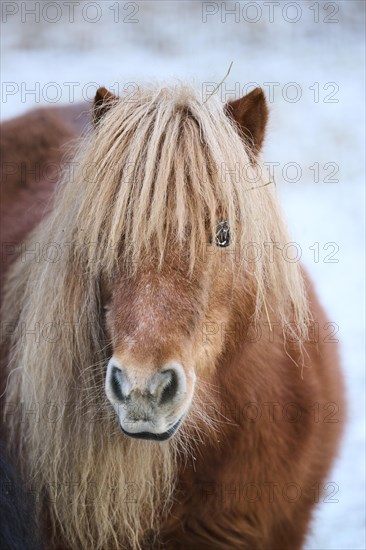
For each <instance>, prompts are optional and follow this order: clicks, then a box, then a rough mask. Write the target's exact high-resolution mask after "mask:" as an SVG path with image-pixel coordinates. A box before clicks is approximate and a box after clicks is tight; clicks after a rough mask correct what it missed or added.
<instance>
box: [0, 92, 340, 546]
mask: <svg viewBox="0 0 366 550" xmlns="http://www.w3.org/2000/svg"><path fill="white" fill-rule="evenodd" d="M45 113H46V114H45ZM47 113H49V114H47ZM27 116H28V117H29V116H32V117H33V119H34V120H37V129H38V130H37V132H38V134H37V137H36V138H34V139H33V140H32V143H30V142H29V141H28V140H27V135H28V133H29V132H32V128H29V127H28V125H27V123H26V122H27ZM37 116H38V119H37ZM39 116H40V114H39V112H38V115H37V113H36V112H35V113H33V114H32V115H26V116H25V117H21V118H19V119H18V120H17V122H16V123H15V124H16V125H17V126H18V127H22V135H23V136H24V138H22V137H21V136H19V134H17V137H16V139H18V140H22V139H23V141H22V143H23V149H22V148H19V147H18V151H19V157H18V160H19V162H20V161H22V156H24V157H26V158H27V159H28V160H31V158H33V161H34V162H36V161H37V162H38V164H39V165H41V167H42V166H43V165H44V163H45V162H47V160H48V159H49V158H52V156H54V157H55V158H56V163H57V162H61V158H62V154H63V153H64V152H65V148H64V146H65V143H66V142H68V141H69V139H70V136H71V137H72V136H74V137H75V136H77V134H78V132H77V131H76V129H75V125H74V126H72V125H71V124H69V123H68V121H67V120H66V119H65V117H64V116H63V114H62V111H57V112H56V111H52V113H51V112H49V111H46V112H45V111H42V117H43V119H44V122H47V123H45V124H44V125H43V128H42V131H41V132H39V128H40V127H42V124H40V123H39ZM71 118H72V117H71ZM51 119H52V120H51ZM92 119H93V124H92V125H91V126H92V127H91V128H90V131H87V132H85V136H84V138H83V139H82V140H81V142H80V143H81V144H80V145H78V150H77V151H76V152H75V150H74V149H75V148H76V141H74V142H73V143H72V145H71V146H70V145H68V151H69V153H70V150H71V149H72V150H73V151H72V153H74V154H75V157H74V160H73V166H74V171H73V174H72V177H71V176H70V170H65V175H64V176H63V178H62V179H61V181H60V183H59V185H58V186H57V191H56V193H55V195H54V198H53V199H52V200H51V192H52V190H53V185H52V182H49V185H48V186H47V185H46V183H45V179H47V178H43V180H42V178H40V179H38V182H39V186H38V187H37V181H36V179H37V178H35V179H34V177H33V175H32V174H31V176H30V177H31V178H33V179H32V181H31V182H30V180H29V179H27V177H26V178H25V180H24V182H23V183H19V182H18V179H17V178H18V176H10V179H8V180H6V181H5V182H4V183H3V184H2V185H3V186H4V187H3V189H4V190H5V191H4V196H5V199H6V200H7V201H8V207H7V212H8V213H9V212H10V213H12V212H15V211H18V215H16V216H14V215H12V216H10V215H9V214H8V217H7V222H6V225H7V228H8V236H7V238H8V242H7V243H6V244H7V245H9V242H12V243H18V244H19V242H20V241H23V240H24V238H25V233H27V235H26V242H25V243H23V245H20V246H14V248H13V249H12V251H13V252H14V251H15V252H14V254H13V256H14V255H15V254H18V258H17V260H16V261H13V256H12V257H11V260H12V261H11V262H9V264H10V267H8V268H7V273H6V283H5V287H4V292H3V308H2V327H3V331H2V332H3V340H4V342H3V349H4V352H3V353H4V357H6V373H7V380H6V384H5V390H4V391H5V396H6V403H5V412H4V419H5V428H6V433H7V440H8V443H9V449H10V451H11V452H12V453H13V456H14V459H16V461H17V463H18V464H19V467H20V468H21V471H22V476H23V480H25V481H26V482H27V483H29V484H30V485H31V486H32V487H33V489H34V491H35V493H36V495H37V507H38V512H37V513H38V522H39V528H40V530H41V533H42V536H43V539H44V541H45V543H46V547H47V548H50V549H61V548H62V549H65V548H68V549H75V550H76V549H89V548H93V549H103V550H104V549H114V548H116V549H117V548H126V549H138V548H160V547H161V548H166V549H184V550H186V549H188V548H189V549H197V550H198V549H213V548H215V549H222V550H229V549H233V548H235V549H247V550H248V549H258V550H259V549H266V550H268V549H273V550H275V549H278V550H280V549H281V550H283V549H286V548H288V549H291V550H294V549H299V548H301V547H302V545H303V543H304V539H305V536H306V533H307V531H308V528H309V522H310V519H311V514H312V510H313V508H314V506H315V503H316V502H317V501H318V500H319V494H321V492H322V489H323V484H324V480H325V477H326V475H327V473H328V472H329V468H330V465H331V462H332V459H333V458H334V456H335V454H336V450H337V445H338V442H339V438H340V433H341V425H342V415H343V390H342V381H341V375H340V370H339V365H338V357H337V350H336V347H335V344H334V343H333V342H330V341H329V324H327V318H326V316H325V314H324V312H323V310H322V308H321V306H320V305H319V302H318V299H317V297H316V295H315V293H314V291H313V287H312V285H311V283H310V281H309V279H308V277H307V275H306V274H305V273H304V271H303V270H302V269H301V266H299V264H298V263H297V262H294V261H291V258H288V257H287V256H286V254H284V250H285V249H286V246H287V244H288V243H289V241H290V240H289V237H288V234H287V231H286V227H285V224H284V220H283V216H282V213H281V211H280V209H279V206H278V202H277V198H276V194H275V189H274V184H273V182H271V181H270V180H269V178H268V177H267V175H266V172H265V171H264V169H263V167H262V165H261V162H260V149H261V146H262V142H263V139H264V133H265V127H266V122H267V107H266V101H265V97H264V94H263V92H262V91H261V90H260V89H256V90H254V91H253V92H251V93H250V94H248V95H247V96H245V97H243V98H241V99H238V100H235V101H232V102H230V103H228V104H227V105H226V106H224V107H222V105H220V103H219V102H218V101H217V100H216V98H215V97H214V96H213V97H210V98H209V100H208V101H206V102H205V103H202V101H201V99H200V97H199V94H198V93H197V92H195V91H194V90H192V89H191V88H190V87H188V86H184V85H178V86H164V87H153V86H152V87H145V88H140V89H139V90H138V92H137V93H136V95H135V97H134V98H133V101H131V100H127V99H126V98H123V97H122V98H117V97H115V96H114V95H112V94H111V93H110V92H108V91H107V90H106V89H104V88H102V89H100V90H98V93H97V96H96V98H95V102H94V107H93V111H92ZM57 121H58V122H57ZM51 123H52V125H53V128H54V129H53V131H52V132H51ZM8 124H9V125H11V124H12V123H11V122H10V123H8ZM13 124H14V122H13ZM10 130H11V128H9V131H8V134H9V133H10V134H11V131H10ZM14 139H15V138H14ZM37 140H38V142H37ZM10 141H11V140H10ZM48 142H50V144H48ZM69 143H70V142H69ZM37 147H38V149H37ZM30 151H32V154H29V152H30ZM14 154H15V153H14ZM64 162H65V163H66V164H67V162H66V160H64ZM28 172H29V171H28ZM12 178H13V179H12ZM17 182H18V187H19V188H20V189H19V190H17V188H16V187H17V186H16V183H17ZM35 189H37V190H35ZM35 195H36V196H37V200H36V201H35V203H34V202H33V203H32V200H33V199H32V197H34V196H35ZM42 196H44V199H43V201H42ZM19 197H20V198H19ZM41 201H42V202H41ZM19 204H23V205H29V204H33V205H34V208H30V207H29V206H28V207H27V208H26V209H25V210H24V213H23V214H22V213H21V212H19ZM40 212H41V213H40ZM41 218H42V219H41ZM24 220H27V221H26V223H25V222H24ZM24 223H25V228H24V227H23V229H18V228H19V226H21V225H22V224H23V226H24ZM7 250H8V248H7Z"/></svg>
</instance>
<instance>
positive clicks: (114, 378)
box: [110, 367, 127, 400]
mask: <svg viewBox="0 0 366 550" xmlns="http://www.w3.org/2000/svg"><path fill="white" fill-rule="evenodd" d="M110 385H111V389H112V391H113V393H114V395H115V396H116V397H117V398H118V399H120V400H123V399H126V397H127V395H126V393H125V391H124V390H125V387H124V386H125V385H126V384H125V375H124V373H123V372H122V371H121V370H120V369H118V368H117V367H113V368H112V370H111V377H110Z"/></svg>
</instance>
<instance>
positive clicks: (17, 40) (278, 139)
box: [1, 0, 366, 550]
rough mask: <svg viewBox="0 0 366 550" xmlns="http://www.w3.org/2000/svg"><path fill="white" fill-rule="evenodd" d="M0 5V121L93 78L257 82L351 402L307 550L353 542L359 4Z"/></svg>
mask: <svg viewBox="0 0 366 550" xmlns="http://www.w3.org/2000/svg"><path fill="white" fill-rule="evenodd" d="M36 4H38V5H39V6H38V8H37V5H36ZM1 8H2V15H1V17H2V27H3V28H2V42H1V45H2V49H1V62H2V97H1V116H2V119H6V118H9V117H12V116H14V115H17V114H20V113H21V112H24V111H26V110H28V109H31V108H33V107H34V106H35V105H37V104H52V103H53V102H55V101H56V102H65V103H66V102H70V101H79V100H80V99H82V98H84V99H88V98H89V99H91V98H92V97H93V94H94V92H95V88H96V86H98V85H102V84H103V85H106V86H107V87H109V88H112V89H114V90H115V91H117V88H116V83H117V82H120V83H122V86H123V84H125V83H134V82H141V81H146V80H169V81H171V80H174V79H179V80H184V81H185V80H187V81H190V82H194V83H196V84H197V86H202V88H203V90H211V89H212V84H210V83H212V82H216V83H218V82H219V81H220V80H221V79H222V78H223V76H224V75H225V73H226V71H227V68H228V66H229V64H230V62H231V61H233V62H234V64H233V67H232V70H231V73H230V75H229V77H228V78H227V80H226V81H225V83H224V84H223V86H222V87H221V88H220V91H219V92H218V93H220V97H221V98H222V100H223V101H225V94H227V97H228V96H229V95H230V93H231V95H232V94H233V93H234V94H236V95H237V96H239V94H240V92H244V93H245V91H246V88H248V89H250V86H249V84H250V83H253V82H256V83H257V84H259V85H261V86H262V87H263V88H264V90H265V91H266V93H267V97H268V99H269V105H270V110H271V117H270V123H269V130H268V134H267V141H266V145H265V148H264V154H263V157H264V159H265V160H266V161H267V162H270V163H277V164H276V165H275V166H274V175H275V178H276V181H277V185H278V188H279V192H280V194H281V199H282V203H283V205H284V209H285V211H286V215H287V219H288V221H289V225H290V228H291V231H292V235H293V239H294V241H296V242H297V243H298V244H299V246H300V247H301V251H302V259H303V261H304V262H305V264H306V266H307V268H308V270H309V271H310V273H311V274H312V276H313V278H314V280H315V282H316V285H317V288H318V291H319V293H320V296H321V298H322V301H323V303H324V305H325V306H326V307H327V310H328V312H329V315H330V319H331V321H333V322H334V323H337V325H338V326H339V332H338V334H337V337H339V339H340V342H341V353H342V362H343V369H344V373H345V378H346V384H347V393H348V403H349V420H348V424H347V429H346V434H345V438H344V442H343V447H342V451H341V453H340V457H339V459H338V461H337V463H336V464H335V467H334V469H333V471H332V473H331V474H330V477H329V481H331V482H333V483H336V484H337V486H338V488H339V489H338V493H337V495H335V496H334V498H335V499H337V500H338V502H323V503H321V504H320V505H319V507H318V509H317V513H316V517H315V521H314V523H313V529H312V533H311V535H310V536H309V539H308V542H307V545H306V548H307V549H308V550H315V549H322V550H328V549H329V550H330V549H342V550H346V549H347V550H348V549H350V550H351V549H352V550H353V549H364V548H365V547H366V543H365V532H364V517H365V500H364V497H365V489H364V488H365V480H364V465H365V455H364V452H365V447H364V435H365V424H364V412H365V361H364V359H365V358H364V349H365V348H364V345H365V341H364V340H365V328H364V297H365V296H364V246H365V242H364V198H365V197H364V182H365V173H364V167H365V153H364V145H365V135H364V130H365V129H364V121H365V106H364V99H365V98H364V89H365V53H364V30H363V25H364V22H365V16H364V8H365V3H364V2H363V0H360V1H353V0H346V1H340V2H312V1H308V0H303V1H300V2H263V1H261V2H202V3H201V2H198V1H196V2H192V1H181V2H171V1H161V2H155V1H145V2H115V1H113V2H112V1H109V0H106V1H100V2H88V1H87V0H80V1H79V2H63V1H62V0H59V1H57V2H43V3H42V2H41V3H39V2H38V3H37V2H32V1H30V0H29V1H27V2H20V1H18V2H7V1H3V2H2V6H1ZM32 9H33V10H34V9H35V10H36V11H35V13H33V14H32V13H30V11H31V10H32ZM11 12H15V13H14V14H13V15H11V14H10V13H11ZM210 86H211V87H210ZM130 89H131V90H132V88H130ZM32 90H33V92H32ZM295 180H297V181H295ZM314 243H319V245H315V246H314ZM330 243H333V244H330ZM317 247H318V249H317ZM316 252H319V253H318V254H317V255H316ZM316 260H317V261H316ZM332 260H333V261H332ZM334 260H337V261H336V262H334Z"/></svg>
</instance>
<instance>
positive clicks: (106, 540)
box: [3, 85, 309, 549]
mask: <svg viewBox="0 0 366 550" xmlns="http://www.w3.org/2000/svg"><path fill="white" fill-rule="evenodd" d="M76 161H77V165H76V169H75V172H74V177H73V178H72V181H68V180H67V178H66V177H65V178H64V181H63V182H62V183H61V185H60V186H59V189H58V192H57V194H56V197H55V204H54V209H53V211H52V212H51V214H50V215H49V216H48V218H47V219H46V220H44V221H43V222H42V223H41V224H40V226H39V227H38V228H37V230H36V231H35V232H34V233H33V234H32V235H31V238H30V240H29V247H31V243H35V242H39V243H50V242H51V243H58V244H59V246H61V248H62V251H63V254H62V258H61V259H60V260H59V261H56V262H51V261H41V262H38V263H37V262H34V261H32V260H31V259H30V260H28V261H27V262H24V261H21V260H19V261H18V262H17V263H16V264H15V265H14V266H13V268H12V270H11V272H10V275H9V279H8V283H7V286H6V292H5V306H4V311H3V319H5V320H6V322H7V323H10V324H11V323H14V325H15V326H16V329H14V333H13V336H12V341H11V358H10V367H9V369H10V371H12V369H14V371H13V372H11V374H10V376H9V379H8V388H7V412H6V421H7V424H8V425H9V426H10V428H11V429H12V430H13V436H12V445H13V451H14V450H16V452H17V453H24V455H23V456H26V457H27V461H28V465H27V470H26V471H24V472H23V474H24V476H25V478H26V479H27V480H30V482H31V484H35V486H36V488H37V490H38V491H39V492H40V493H42V494H43V495H44V496H45V498H46V500H45V502H46V504H44V503H43V504H40V506H41V507H42V506H46V507H47V508H49V509H50V510H51V517H52V520H53V523H54V531H55V534H56V533H57V531H58V530H60V529H62V531H63V536H64V537H65V539H66V540H67V541H68V542H69V544H70V546H71V547H75V548H77V547H78V548H95V549H103V548H107V547H108V548H121V545H125V546H126V547H131V548H139V547H140V545H141V544H142V542H141V541H142V539H143V537H144V534H146V531H147V530H148V529H149V528H151V527H152V526H153V527H154V526H155V527H156V528H157V526H158V524H159V518H160V517H161V514H163V513H165V512H166V510H167V508H168V506H169V502H170V497H171V495H172V491H173V489H174V479H175V475H176V453H177V449H176V443H173V442H168V443H165V444H156V443H153V444H151V443H149V442H143V441H138V442H137V441H132V442H131V441H129V440H126V439H125V438H123V437H121V434H120V433H119V431H118V428H117V424H116V421H115V419H114V416H113V415H112V413H109V412H108V411H109V408H110V406H109V404H108V403H107V400H106V398H105V395H104V390H103V387H104V371H103V365H104V364H105V361H106V357H107V350H106V346H107V345H108V342H106V339H105V335H104V329H103V326H102V321H101V319H102V313H101V297H100V281H101V279H102V278H104V277H111V276H112V275H113V273H114V271H115V269H116V267H117V266H120V267H121V266H122V267H123V268H124V269H126V270H130V271H131V272H133V271H134V269H136V267H137V266H138V265H139V262H140V261H141V259H142V258H144V259H146V258H151V259H152V260H156V259H157V261H158V264H159V265H161V263H162V262H164V261H165V260H166V254H167V246H168V245H169V246H171V245H172V244H173V245H174V247H176V248H177V249H179V248H183V247H184V248H185V249H186V250H188V251H189V258H190V270H191V271H192V270H193V269H194V267H195V262H196V260H197V258H198V255H199V254H201V253H202V251H203V250H204V247H205V244H206V243H207V238H208V235H210V234H211V235H213V234H214V232H215V227H216V225H217V223H218V221H220V220H228V221H229V224H230V228H231V233H232V238H233V241H234V246H237V247H238V248H239V250H242V249H243V248H244V247H245V245H246V244H247V243H256V244H257V245H259V246H261V247H262V254H261V256H260V258H258V259H257V260H256V261H254V262H250V261H248V260H246V259H241V260H240V269H242V270H244V271H246V272H248V274H250V275H251V276H252V278H253V280H254V281H255V287H256V296H255V299H256V315H257V317H259V315H260V314H262V313H263V312H264V308H265V307H266V306H267V304H268V307H270V306H271V307H272V308H273V311H275V314H276V316H278V317H279V318H280V319H281V321H282V323H283V324H284V325H285V324H286V323H287V322H290V321H294V322H295V323H296V326H297V331H298V333H299V334H300V335H301V336H302V337H305V336H306V330H307V323H308V316H309V314H308V304H307V300H306V295H305V291H304V283H303V279H302V275H301V272H300V267H299V265H298V263H292V262H286V261H285V260H284V259H283V258H282V256H280V255H279V256H278V257H277V255H276V254H275V258H274V260H273V258H272V257H271V253H270V250H269V247H264V246H263V244H264V243H269V244H270V243H274V248H275V251H276V250H277V247H278V250H280V249H281V247H282V246H283V245H284V244H286V243H288V242H289V238H288V235H287V232H286V229H285V227H284V222H283V217H282V214H281V212H280V211H279V207H278V203H277V199H276V196H275V189H274V185H273V184H268V182H269V180H268V174H267V172H266V171H265V170H264V169H263V168H261V169H259V166H260V165H259V164H258V163H257V162H256V161H255V160H254V158H253V157H252V155H251V153H250V147H249V145H245V144H244V142H243V140H242V139H241V138H240V137H239V134H238V132H237V130H236V128H235V123H234V122H233V121H231V120H230V118H229V117H228V116H226V114H225V113H224V109H223V107H222V105H221V104H220V103H219V102H218V101H217V100H216V98H215V97H211V98H210V99H209V101H207V102H206V103H205V104H202V101H201V98H200V96H199V93H198V92H195V91H194V90H192V89H191V88H189V87H187V86H182V85H179V86H171V87H169V86H166V87H161V88H156V87H155V88H154V87H146V88H145V89H140V90H139V92H138V93H137V94H136V95H135V96H134V97H133V100H132V101H125V100H124V99H123V98H121V99H120V100H119V101H117V102H116V103H115V105H114V106H113V108H112V109H111V110H110V111H109V112H108V113H107V114H106V115H105V117H104V118H103V119H102V120H101V122H100V123H99V124H98V127H97V129H96V130H94V131H93V132H91V133H90V135H87V136H86V137H85V140H84V142H83V144H82V145H81V147H80V151H79V152H78V154H77V156H76ZM269 304H270V306H269ZM30 331H33V333H31V332H30ZM20 406H22V407H23V412H22V417H21V415H20V414H19V407H20ZM45 407H46V410H47V411H48V412H47V413H45ZM96 409H98V410H99V411H101V412H100V414H99V415H98V416H97V420H96V421H93V418H91V416H93V411H94V412H95V410H96ZM24 411H25V412H24ZM32 411H36V413H35V414H32ZM49 411H51V412H49ZM45 414H46V419H45V418H44V415H45ZM37 415H38V416H37ZM50 416H51V417H52V418H51V419H50ZM55 416H56V420H53V419H54V417H55ZM16 442H17V443H16Z"/></svg>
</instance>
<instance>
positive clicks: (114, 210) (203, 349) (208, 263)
mask: <svg viewBox="0 0 366 550" xmlns="http://www.w3.org/2000/svg"><path fill="white" fill-rule="evenodd" d="M133 99H134V100H133V101H132V102H126V101H125V100H124V99H123V98H122V99H119V98H117V97H115V96H113V95H112V94H111V93H110V92H108V91H107V90H106V89H104V88H102V89H100V90H98V92H97V96H96V98H95V102H94V116H93V118H94V123H95V126H96V133H95V135H94V138H93V145H92V146H91V148H90V151H92V152H93V155H96V158H95V167H96V178H95V181H94V182H93V184H92V185H91V186H90V190H89V193H87V194H86V197H85V198H84V202H83V203H82V204H81V206H80V210H79V212H78V216H79V223H80V225H82V226H83V228H85V230H87V229H86V228H88V231H90V232H92V233H94V235H95V237H93V238H95V240H96V242H98V243H99V246H100V250H101V251H102V252H100V251H97V252H96V256H94V257H93V258H90V259H89V261H90V260H92V262H91V263H96V264H97V265H99V266H102V269H103V270H106V271H107V272H108V273H105V275H106V276H105V277H104V280H103V282H102V292H103V307H104V310H105V312H106V316H105V319H106V329H107V333H108V335H109V338H110V340H111V342H112V356H111V358H110V359H109V361H108V366H107V372H106V380H105V391H106V395H107V397H108V399H109V401H110V402H111V404H112V406H113V408H114V409H115V411H116V413H117V416H118V420H119V423H120V427H121V429H122V432H123V433H124V434H125V435H127V436H130V437H133V438H143V439H151V440H158V441H162V440H165V439H168V438H170V437H173V435H174V434H175V433H176V432H177V430H178V428H179V426H180V425H181V424H182V421H183V419H184V418H185V417H186V416H187V413H188V412H189V410H190V407H191V404H192V401H193V397H194V393H195V383H196V379H197V375H199V377H200V380H201V383H202V381H203V380H205V379H206V380H207V382H209V380H210V379H211V378H212V375H213V372H214V369H215V366H216V365H217V362H218V360H219V358H220V356H221V355H222V354H223V352H224V348H225V346H226V347H227V346H228V344H229V342H228V340H230V338H229V339H228V338H223V335H222V331H219V330H215V329H216V328H218V326H219V325H222V324H226V325H227V327H228V331H230V329H231V328H232V326H231V325H232V324H233V320H234V318H235V313H234V310H235V309H237V314H238V315H239V316H240V318H241V322H242V323H247V322H248V321H249V319H250V317H251V316H253V315H255V314H256V313H258V309H259V302H260V301H261V299H260V297H259V296H258V293H259V292H262V294H264V292H265V290H264V287H265V278H266V277H268V265H267V266H266V267H265V264H266V261H265V260H258V266H256V265H255V262H254V261H248V259H246V260H244V259H243V258H240V250H241V249H242V247H243V245H245V244H246V245H247V244H248V243H250V242H253V244H254V245H255V244H257V245H258V246H259V247H262V250H261V254H264V255H265V253H266V252H265V250H264V249H263V243H264V242H265V240H266V238H267V239H268V243H270V242H271V241H272V240H273V237H274V236H275V235H274V234H271V232H272V231H273V229H274V226H272V227H271V221H272V220H274V219H275V218H276V216H277V212H276V205H275V204H274V201H273V197H272V190H271V189H268V188H267V189H262V186H263V187H266V185H267V184H268V183H269V182H268V180H266V179H265V178H266V176H267V174H266V173H265V172H262V173H261V171H260V170H258V164H257V155H258V152H259V150H260V148H261V145H262V142H263V137H264V131H265V125H266V122H267V107H266V102H265V97H264V94H263V92H262V91H261V90H260V89H255V90H254V91H252V92H251V93H250V94H249V95H247V96H245V97H243V98H242V99H239V100H236V101H233V102H231V103H229V104H228V105H226V107H225V108H224V109H222V108H221V106H220V105H218V104H217V102H215V101H214V98H210V99H209V100H208V102H207V103H206V104H202V102H201V101H200V99H199V97H198V95H197V94H195V93H193V92H192V90H190V89H188V88H187V87H175V88H160V89H155V90H150V91H144V92H143V93H141V92H140V93H139V94H137V96H136V97H135V98H133ZM258 175H259V177H258ZM258 218H259V219H258ZM96 222H97V223H96ZM268 222H269V223H268ZM265 224H267V227H266V228H265ZM102 225H103V227H102ZM255 225H257V226H258V227H255ZM96 231H98V234H96ZM277 231H278V229H277ZM105 250H108V257H106V256H105V253H104V251H105ZM112 250H117V251H118V254H119V256H116V257H115V258H114V265H113V266H112V265H111V264H110V261H111V260H112V259H113V254H112V253H111V251H112ZM249 254H250V252H249ZM235 255H236V257H235ZM89 265H90V264H89ZM109 265H110V269H109V268H108V266H109ZM266 268H267V274H266V273H265V272H266ZM253 273H254V276H255V277H256V278H254V282H256V280H257V281H258V283H257V285H256V288H254V286H255V285H254V286H253ZM250 274H251V276H250ZM276 284H278V281H277V283H276ZM235 292H236V293H237V294H238V295H242V296H243V302H242V303H241V304H240V305H238V304H237V302H236V301H235V300H234V298H233V294H234V293H235ZM253 296H255V299H254V300H253V299H251V298H253ZM244 297H246V299H245V298H244ZM210 326H211V327H213V329H212V330H211V333H210V335H207V328H208V327H210Z"/></svg>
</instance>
